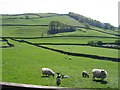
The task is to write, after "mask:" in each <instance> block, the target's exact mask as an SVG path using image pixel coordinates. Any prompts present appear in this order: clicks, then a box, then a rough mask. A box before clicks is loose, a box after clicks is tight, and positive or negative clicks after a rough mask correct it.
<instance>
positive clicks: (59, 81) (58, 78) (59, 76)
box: [56, 73, 61, 86]
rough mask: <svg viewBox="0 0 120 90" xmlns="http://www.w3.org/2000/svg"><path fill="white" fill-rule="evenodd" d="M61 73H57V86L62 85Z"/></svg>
mask: <svg viewBox="0 0 120 90" xmlns="http://www.w3.org/2000/svg"><path fill="white" fill-rule="evenodd" d="M60 78H61V75H60V73H57V78H56V84H57V86H59V85H60V83H61V79H60Z"/></svg>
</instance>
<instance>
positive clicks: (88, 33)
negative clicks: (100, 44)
mask: <svg viewBox="0 0 120 90" xmlns="http://www.w3.org/2000/svg"><path fill="white" fill-rule="evenodd" d="M56 36H106V37H115V36H114V35H109V34H105V33H102V32H98V31H93V30H90V29H84V28H81V29H78V30H76V31H75V32H68V33H59V34H56Z"/></svg>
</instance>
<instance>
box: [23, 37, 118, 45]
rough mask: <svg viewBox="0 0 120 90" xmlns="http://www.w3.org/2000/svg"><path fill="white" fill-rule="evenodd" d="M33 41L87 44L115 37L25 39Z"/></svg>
mask: <svg viewBox="0 0 120 90" xmlns="http://www.w3.org/2000/svg"><path fill="white" fill-rule="evenodd" d="M25 40H27V41H30V42H33V43H73V44H74V43H78V44H87V43H88V42H89V41H103V42H104V43H110V42H115V40H117V39H115V38H95V37H91V38H90V37H53V38H38V39H25Z"/></svg>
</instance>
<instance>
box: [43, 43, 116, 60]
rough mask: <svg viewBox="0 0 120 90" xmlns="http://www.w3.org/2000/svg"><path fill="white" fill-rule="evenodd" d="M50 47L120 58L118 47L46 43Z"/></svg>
mask: <svg viewBox="0 0 120 90" xmlns="http://www.w3.org/2000/svg"><path fill="white" fill-rule="evenodd" d="M45 46H47V47H50V48H54V49H58V50H64V51H68V52H74V53H85V54H92V55H99V56H106V57H114V58H118V50H116V49H108V48H99V47H91V46H75V45H69V46H68V45H45Z"/></svg>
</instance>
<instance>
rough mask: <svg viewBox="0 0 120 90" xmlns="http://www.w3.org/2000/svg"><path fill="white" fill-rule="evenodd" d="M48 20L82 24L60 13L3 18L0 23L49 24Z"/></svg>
mask: <svg viewBox="0 0 120 90" xmlns="http://www.w3.org/2000/svg"><path fill="white" fill-rule="evenodd" d="M50 21H60V22H63V23H65V24H68V25H78V26H83V25H82V24H81V23H79V22H78V21H76V20H74V19H73V18H70V17H69V16H66V15H62V16H59V15H58V16H57V15H56V16H53V17H52V16H51V17H45V18H34V19H4V18H3V20H2V24H25V25H26V24H38V25H39V24H41V25H43V24H47V25H48V24H49V22H50Z"/></svg>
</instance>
